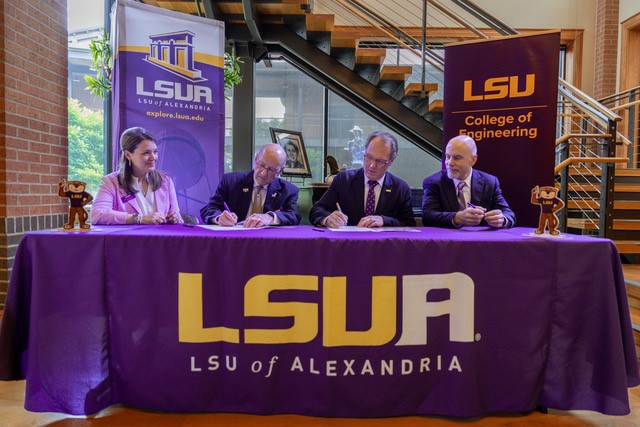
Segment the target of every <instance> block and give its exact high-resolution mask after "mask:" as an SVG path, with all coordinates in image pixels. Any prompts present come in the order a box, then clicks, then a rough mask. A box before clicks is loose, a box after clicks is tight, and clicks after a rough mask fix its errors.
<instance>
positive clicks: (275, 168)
mask: <svg viewBox="0 0 640 427" xmlns="http://www.w3.org/2000/svg"><path fill="white" fill-rule="evenodd" d="M286 159H287V153H285V151H284V149H283V148H282V147H281V146H280V144H267V145H265V146H263V147H262V148H260V150H259V151H258V152H257V153H256V158H255V161H254V163H255V175H254V177H255V179H256V181H257V182H258V184H260V185H269V184H271V181H273V180H274V179H275V178H276V177H277V176H278V175H280V172H282V169H283V168H284V163H285V161H286Z"/></svg>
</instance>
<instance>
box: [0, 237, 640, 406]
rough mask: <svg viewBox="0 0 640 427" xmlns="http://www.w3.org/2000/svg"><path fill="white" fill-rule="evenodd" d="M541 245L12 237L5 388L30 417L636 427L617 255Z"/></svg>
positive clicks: (532, 240)
mask: <svg viewBox="0 0 640 427" xmlns="http://www.w3.org/2000/svg"><path fill="white" fill-rule="evenodd" d="M532 232H533V229H529V228H512V229H501V230H493V229H488V228H482V227H472V228H463V229H457V230H445V229H437V228H429V227H418V228H413V229H399V230H393V231H383V232H357V231H351V230H350V231H339V232H336V231H329V230H326V229H322V228H320V229H318V228H313V227H310V226H298V227H270V228H263V229H255V230H244V229H243V230H240V229H226V230H222V229H215V227H209V228H204V227H199V226H195V227H187V226H182V225H158V226H135V225H134V226H94V228H93V229H92V230H91V231H88V232H64V231H61V230H43V231H37V232H29V233H26V234H25V235H24V237H23V238H22V240H21V242H20V244H19V246H18V249H17V254H16V257H15V262H14V265H13V270H12V275H11V280H10V284H9V289H8V295H7V301H6V304H5V311H4V315H3V316H2V324H1V325H0V379H2V380H18V379H23V378H26V395H25V408H26V409H28V410H30V411H47V412H63V413H68V414H93V413H96V412H98V411H100V410H102V409H104V408H106V407H109V406H110V405H114V404H124V405H128V406H132V407H137V408H144V409H149V410H157V411H168V412H240V413H252V414H277V413H294V414H303V415H312V416H323V417H389V416H402V415H412V414H429V415H444V416H455V417H472V416H479V415H484V414H490V413H498V412H526V411H531V410H535V409H536V408H539V407H546V408H555V409H563V410H570V409H587V410H594V411H599V412H602V413H605V414H612V415H622V414H627V413H629V410H630V409H629V401H628V388H629V387H633V386H636V385H638V384H639V383H640V376H639V374H638V362H637V357H636V351H635V346H634V340H633V334H632V328H631V322H630V317H629V307H628V303H627V296H626V291H625V284H624V278H623V275H622V269H621V264H620V258H619V254H618V252H617V250H616V248H615V245H614V244H613V243H612V242H611V241H610V240H607V239H599V238H592V237H585V236H575V235H561V236H559V237H551V236H544V237H541V236H535V235H534V234H533V233H532Z"/></svg>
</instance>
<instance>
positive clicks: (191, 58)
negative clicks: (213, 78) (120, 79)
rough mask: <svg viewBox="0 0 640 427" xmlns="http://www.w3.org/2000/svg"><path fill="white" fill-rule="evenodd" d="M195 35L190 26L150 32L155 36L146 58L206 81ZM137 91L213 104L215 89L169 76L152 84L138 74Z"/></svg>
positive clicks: (186, 76)
mask: <svg viewBox="0 0 640 427" xmlns="http://www.w3.org/2000/svg"><path fill="white" fill-rule="evenodd" d="M194 37H195V35H194V33H192V32H191V31H188V30H183V31H176V32H171V33H166V34H156V35H151V36H149V38H150V39H151V43H150V45H149V55H147V56H146V58H144V60H145V61H146V62H148V63H149V64H152V65H155V66H157V67H160V68H162V69H163V70H166V71H168V72H170V73H172V74H175V75H176V76H179V77H181V78H183V79H185V80H187V81H189V82H192V83H197V82H203V81H206V80H207V79H206V78H204V77H202V73H201V71H200V70H198V69H197V68H195V52H194V46H193V39H194ZM136 94H137V95H140V96H148V97H154V98H162V99H175V100H176V101H193V102H204V103H206V104H213V93H212V91H211V88H210V87H208V86H202V85H193V84H188V83H187V84H183V83H179V82H173V81H168V80H155V81H154V82H153V84H152V86H151V85H148V84H147V83H146V82H145V80H144V78H143V77H140V76H138V77H136Z"/></svg>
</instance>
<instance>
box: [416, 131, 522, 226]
mask: <svg viewBox="0 0 640 427" xmlns="http://www.w3.org/2000/svg"><path fill="white" fill-rule="evenodd" d="M444 157H445V160H444V163H445V169H444V170H442V171H438V172H436V173H435V174H433V175H431V176H428V177H427V178H425V180H424V182H423V183H422V188H423V196H422V225H424V226H429V227H443V228H460V227H465V226H476V225H481V226H485V225H488V226H490V227H493V228H509V227H514V226H515V225H516V215H515V214H514V213H513V211H512V210H511V208H509V204H508V203H507V201H506V200H505V198H504V197H503V196H502V190H501V189H500V182H499V181H498V178H496V177H495V176H493V175H490V174H488V173H486V172H481V171H479V170H477V169H474V168H473V166H474V165H475V164H476V160H478V148H477V146H476V142H475V141H474V140H473V139H472V138H471V137H469V136H467V135H459V136H456V137H454V138H451V140H449V142H448V143H447V147H446V149H445V156H444Z"/></svg>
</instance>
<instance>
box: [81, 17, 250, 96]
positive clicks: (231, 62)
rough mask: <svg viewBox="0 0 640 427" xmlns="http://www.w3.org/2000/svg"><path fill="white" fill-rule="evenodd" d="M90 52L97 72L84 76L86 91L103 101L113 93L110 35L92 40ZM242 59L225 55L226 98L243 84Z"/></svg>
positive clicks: (93, 68)
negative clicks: (235, 87) (234, 88)
mask: <svg viewBox="0 0 640 427" xmlns="http://www.w3.org/2000/svg"><path fill="white" fill-rule="evenodd" d="M89 51H90V52H91V61H92V62H93V67H91V69H92V70H93V71H95V73H96V75H95V77H93V76H89V75H86V76H84V79H85V81H86V82H87V87H86V89H87V90H88V91H89V92H91V93H92V94H93V96H94V97H95V96H99V97H100V98H102V99H105V97H106V96H107V95H108V94H109V93H110V92H111V69H112V67H113V58H112V55H111V53H112V52H111V45H110V44H109V35H108V34H107V31H106V30H105V31H104V33H103V34H102V37H100V38H97V39H94V40H91V41H90V42H89ZM241 63H242V59H240V58H238V57H237V56H235V55H234V54H229V53H225V54H224V97H225V98H226V99H229V98H230V91H231V89H232V88H233V86H235V85H237V84H240V83H241V82H242V74H240V64H241Z"/></svg>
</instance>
